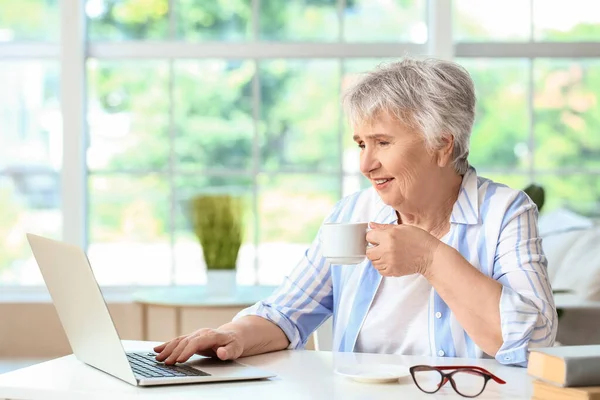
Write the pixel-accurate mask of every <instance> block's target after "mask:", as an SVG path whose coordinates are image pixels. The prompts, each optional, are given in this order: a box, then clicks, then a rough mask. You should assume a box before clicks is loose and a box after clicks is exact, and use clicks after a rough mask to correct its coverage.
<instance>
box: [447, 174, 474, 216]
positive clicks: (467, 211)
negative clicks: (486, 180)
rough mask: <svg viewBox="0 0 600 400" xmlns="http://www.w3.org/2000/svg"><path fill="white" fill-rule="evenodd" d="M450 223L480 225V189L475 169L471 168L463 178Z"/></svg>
mask: <svg viewBox="0 0 600 400" xmlns="http://www.w3.org/2000/svg"><path fill="white" fill-rule="evenodd" d="M450 222H452V223H455V224H465V225H476V224H478V223H479V188H478V187H477V172H476V171H475V168H473V167H469V170H468V171H467V173H466V174H465V175H464V176H463V180H462V184H461V185H460V192H458V199H457V200H456V203H454V208H453V209H452V215H451V216H450Z"/></svg>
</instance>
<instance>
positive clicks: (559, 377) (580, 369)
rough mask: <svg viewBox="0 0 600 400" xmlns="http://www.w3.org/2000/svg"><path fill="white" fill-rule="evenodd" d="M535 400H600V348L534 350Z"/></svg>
mask: <svg viewBox="0 0 600 400" xmlns="http://www.w3.org/2000/svg"><path fill="white" fill-rule="evenodd" d="M527 373H528V374H529V375H531V376H532V377H534V378H535V379H534V381H533V397H532V398H534V399H543V400H554V399H561V400H562V399H573V400H579V399H581V400H600V345H592V346H558V347H548V348H539V349H531V350H530V354H529V365H528V367H527Z"/></svg>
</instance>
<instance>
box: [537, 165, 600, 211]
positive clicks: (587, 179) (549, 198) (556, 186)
mask: <svg viewBox="0 0 600 400" xmlns="http://www.w3.org/2000/svg"><path fill="white" fill-rule="evenodd" d="M536 181H537V183H538V184H539V185H541V186H542V187H543V188H544V189H545V199H544V200H545V201H544V207H543V208H542V213H547V212H549V211H552V210H555V209H556V208H559V207H560V208H568V209H571V210H574V211H576V212H578V213H581V214H583V215H588V216H593V217H596V218H597V217H599V216H600V179H598V175H596V174H592V173H590V174H585V173H584V174H572V175H564V174H561V175H558V174H545V175H540V176H537V177H536Z"/></svg>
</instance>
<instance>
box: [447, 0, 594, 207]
mask: <svg viewBox="0 0 600 400" xmlns="http://www.w3.org/2000/svg"><path fill="white" fill-rule="evenodd" d="M454 6H455V9H454V23H455V37H456V38H457V39H458V40H459V42H458V43H457V45H456V52H455V54H456V56H457V60H458V61H459V62H460V63H461V64H462V65H464V66H465V67H466V68H467V69H468V70H469V72H470V73H471V74H472V76H473V79H474V81H475V86H476V90H477V94H478V107H477V119H476V124H475V127H474V130H473V136H472V141H471V154H470V160H471V162H472V163H473V164H474V165H475V166H476V167H478V169H479V171H482V173H483V174H484V175H489V176H490V177H493V178H494V179H499V180H501V181H503V182H505V183H507V184H509V185H511V186H514V187H517V188H519V187H523V186H524V185H527V184H528V183H530V182H537V183H539V184H541V185H542V186H544V188H545V189H546V192H547V195H546V205H545V206H544V209H545V210H552V209H554V208H556V207H563V206H566V207H570V208H572V209H574V210H576V211H578V212H581V213H584V214H588V215H598V214H600V208H599V205H600V187H599V186H600V184H599V183H598V182H599V180H598V174H599V173H600V168H599V167H600V135H598V132H599V131H600V119H598V118H597V117H596V116H597V115H598V111H599V110H600V46H599V43H598V40H599V38H600V17H598V16H599V15H600V4H599V3H596V2H593V1H585V0H583V1H574V2H569V3H566V2H563V1H545V0H532V1H530V2H525V1H504V2H494V3H489V2H486V3H485V4H483V2H479V1H476V0H455V2H454ZM508 19H510V20H511V23H510V24H506V23H504V21H506V20H508ZM594 41H595V42H596V43H594ZM562 42H568V43H562ZM550 44H551V46H548V45H550Z"/></svg>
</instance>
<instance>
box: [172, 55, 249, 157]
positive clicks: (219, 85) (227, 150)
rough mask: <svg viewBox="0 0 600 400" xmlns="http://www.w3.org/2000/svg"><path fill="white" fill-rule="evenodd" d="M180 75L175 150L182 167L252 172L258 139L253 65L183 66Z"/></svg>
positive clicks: (197, 63) (212, 62)
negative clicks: (254, 105) (253, 118)
mask: <svg viewBox="0 0 600 400" xmlns="http://www.w3.org/2000/svg"><path fill="white" fill-rule="evenodd" d="M175 72H176V78H175V104H174V107H175V115H176V117H175V123H176V124H177V137H176V141H175V149H176V157H177V160H178V162H179V167H181V168H196V169H198V168H219V167H231V168H241V169H245V168H249V167H250V166H251V163H252V140H253V137H254V124H253V120H252V78H253V76H254V64H253V63H252V62H251V61H232V60H229V61H227V60H207V61H178V62H177V64H176V67H175ZM164 145H166V143H164V144H163V146H164Z"/></svg>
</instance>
